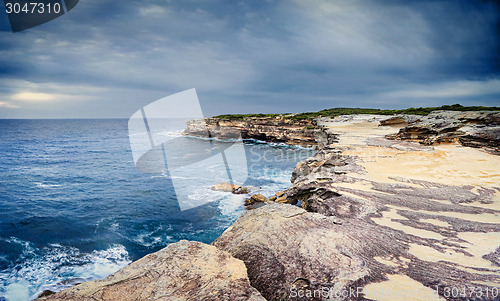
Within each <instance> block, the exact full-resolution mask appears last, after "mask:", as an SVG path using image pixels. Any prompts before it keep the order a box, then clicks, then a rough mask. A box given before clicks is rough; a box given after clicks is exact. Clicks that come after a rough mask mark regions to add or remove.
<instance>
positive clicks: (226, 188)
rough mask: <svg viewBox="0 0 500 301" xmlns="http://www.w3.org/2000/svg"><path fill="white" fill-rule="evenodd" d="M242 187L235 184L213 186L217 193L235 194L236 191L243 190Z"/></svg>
mask: <svg viewBox="0 0 500 301" xmlns="http://www.w3.org/2000/svg"><path fill="white" fill-rule="evenodd" d="M241 188H242V187H241V185H235V184H230V183H226V182H224V183H220V184H218V185H214V186H212V188H211V189H212V190H215V191H225V192H234V191H237V190H239V189H241Z"/></svg>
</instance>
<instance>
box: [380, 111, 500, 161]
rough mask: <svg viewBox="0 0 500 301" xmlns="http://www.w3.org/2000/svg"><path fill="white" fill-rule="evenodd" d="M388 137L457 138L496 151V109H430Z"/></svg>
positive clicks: (499, 130)
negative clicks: (419, 118)
mask: <svg viewBox="0 0 500 301" xmlns="http://www.w3.org/2000/svg"><path fill="white" fill-rule="evenodd" d="M390 120H391V119H389V120H388V121H390ZM385 122H387V121H383V122H381V124H383V123H385ZM388 138H390V139H398V140H409V141H416V142H420V143H422V144H425V145H432V144H438V143H456V142H458V143H461V144H462V145H464V146H470V147H476V148H483V149H485V150H487V151H490V152H493V153H497V154H500V112H498V111H478V112H457V111H434V112H432V113H430V114H429V115H427V116H424V117H422V118H421V120H420V121H416V122H413V123H410V124H409V125H408V126H406V127H404V128H402V129H401V130H400V131H399V133H397V134H395V135H390V136H388Z"/></svg>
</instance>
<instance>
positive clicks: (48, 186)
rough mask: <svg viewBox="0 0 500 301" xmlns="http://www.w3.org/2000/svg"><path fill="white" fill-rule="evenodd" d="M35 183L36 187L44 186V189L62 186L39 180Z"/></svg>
mask: <svg viewBox="0 0 500 301" xmlns="http://www.w3.org/2000/svg"><path fill="white" fill-rule="evenodd" d="M35 185H36V187H38V188H43V189H50V188H57V187H61V186H62V185H59V184H44V183H39V182H36V183H35Z"/></svg>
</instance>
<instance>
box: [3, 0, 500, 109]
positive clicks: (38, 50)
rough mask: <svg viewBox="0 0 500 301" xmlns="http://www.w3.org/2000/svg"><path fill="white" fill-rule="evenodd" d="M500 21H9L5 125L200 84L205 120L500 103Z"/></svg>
mask: <svg viewBox="0 0 500 301" xmlns="http://www.w3.org/2000/svg"><path fill="white" fill-rule="evenodd" d="M4 19H6V16H5V18H4ZM498 21H499V10H498V6H497V5H496V4H495V3H494V2H493V1H456V0H455V1H452V0H450V1H396V0H392V1H391V0H387V1H356V0H354V1H326V0H323V1H322V0H318V1H298V0H296V1H240V2H235V1H229V0H227V1H222V0H221V1H149V0H148V1H120V2H117V1H111V0H108V1H97V0H87V1H80V4H79V5H78V6H77V7H76V8H75V9H73V10H72V11H71V12H70V13H69V14H67V15H65V16H63V17H61V18H59V19H57V20H55V21H52V22H49V23H47V24H44V25H42V26H40V27H37V28H33V29H31V30H28V31H26V32H21V33H16V34H12V33H11V32H9V31H10V28H9V27H8V25H7V24H6V23H5V20H2V21H0V28H1V29H2V30H3V31H2V32H1V33H0V43H1V45H2V47H1V49H0V54H1V56H0V117H2V116H3V117H8V116H11V117H63V116H64V117H106V116H110V117H128V116H130V115H131V114H132V113H133V112H134V111H135V110H137V109H139V108H140V107H141V106H143V105H145V104H147V103H149V102H151V101H154V100H155V99H158V98H161V97H163V96H166V95H169V94H172V93H175V92H178V91H181V90H184V89H188V88H193V87H194V88H197V90H198V94H199V97H200V100H201V101H202V102H203V105H204V107H205V112H206V113H208V114H217V113H226V112H233V113H234V112H284V111H288V112H293V111H295V112H297V111H310V110H317V109H323V108H328V107H334V106H360V107H408V106H421V105H422V106H424V105H440V104H445V103H448V104H450V103H456V102H460V103H462V104H483V105H495V104H498V103H499V96H500V76H499V75H500V72H499V68H498V67H499V65H498V61H499V60H498V59H499V49H500V48H499V45H500V44H499V42H500V41H499V34H498Z"/></svg>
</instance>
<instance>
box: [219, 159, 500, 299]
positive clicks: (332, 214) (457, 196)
mask: <svg viewBox="0 0 500 301" xmlns="http://www.w3.org/2000/svg"><path fill="white" fill-rule="evenodd" d="M365 173H366V172H365V171H364V169H363V167H362V166H361V165H359V164H357V162H356V159H355V158H352V157H350V156H346V155H343V154H342V153H341V152H338V151H332V150H323V151H320V152H318V154H317V155H316V156H314V157H313V158H311V159H308V160H306V161H305V162H302V163H301V164H299V165H298V166H297V168H296V170H295V171H294V183H293V186H292V187H291V188H290V189H289V190H287V191H286V192H285V195H286V196H287V197H288V198H290V199H295V200H297V201H299V202H301V207H302V208H299V207H296V206H291V205H279V204H273V205H266V206H264V207H261V208H258V209H256V210H252V211H248V212H246V213H245V214H244V215H243V216H242V217H240V218H239V219H238V220H237V221H236V222H235V223H234V224H233V225H232V226H231V227H230V228H228V229H227V230H226V231H225V232H224V233H223V234H222V235H221V236H220V237H219V238H218V239H217V240H216V241H215V242H214V243H213V245H215V246H216V247H218V248H220V249H223V250H226V251H228V252H230V253H231V254H232V255H233V256H234V257H236V258H239V259H241V260H243V261H244V262H245V264H246V266H247V268H248V275H249V279H250V282H251V284H252V286H254V287H255V288H257V289H258V290H259V292H261V294H262V295H263V296H264V297H265V298H266V299H267V300H326V299H328V298H331V299H335V300H363V299H364V298H369V297H370V296H374V294H376V293H377V292H378V293H380V291H378V289H379V287H377V285H378V283H388V287H392V288H393V289H394V290H395V291H393V292H390V291H385V292H384V295H386V296H387V295H389V296H390V295H391V294H395V295H394V296H397V294H402V293H405V292H403V290H404V289H403V288H402V287H401V285H402V284H401V283H398V281H399V280H401V281H402V280H404V281H407V282H409V283H411V285H412V286H410V287H409V288H407V289H408V290H409V291H408V292H406V293H407V294H417V293H418V294H427V293H428V294H429V295H428V296H427V297H426V295H423V296H424V299H428V300H434V299H436V300H437V296H438V294H439V295H441V297H446V299H450V300H451V299H453V300H494V299H495V298H496V295H495V296H493V295H491V294H490V296H488V297H487V296H485V295H483V296H479V294H478V295H475V293H474V292H469V293H471V294H474V296H475V298H470V296H466V297H457V298H453V297H452V296H451V294H450V291H451V290H452V289H453V290H457V289H460V290H462V289H465V290H470V285H471V283H473V286H474V290H477V291H483V292H486V291H490V292H491V291H493V290H495V287H496V286H497V285H498V283H500V274H499V273H498V271H500V268H499V267H500V265H499V259H500V258H499V253H500V248H498V249H497V248H496V246H495V244H496V243H498V240H496V241H495V240H493V241H491V243H493V246H494V247H493V248H491V251H484V252H486V254H482V253H476V251H477V249H476V248H478V247H479V246H476V247H473V244H472V243H470V242H469V241H466V240H465V239H468V238H469V237H474V236H476V237H478V238H479V241H480V240H481V239H484V238H485V237H495V236H494V235H496V234H495V233H498V232H499V231H500V225H499V224H498V223H497V222H498V220H497V222H493V221H492V222H491V223H488V222H487V221H478V220H477V217H480V216H488V215H490V216H492V217H494V216H497V215H498V214H499V213H500V212H498V211H496V210H492V209H486V208H482V207H480V206H470V205H467V204H472V203H476V204H487V203H491V202H492V197H493V196H494V195H495V190H492V189H488V188H482V189H479V190H476V191H473V189H472V187H464V186H449V185H442V184H438V183H432V182H426V181H418V180H411V179H395V180H394V183H381V182H376V181H370V180H364V179H361V178H362V177H363V175H364V174H365ZM360 176H361V178H360ZM454 214H456V216H454ZM463 216H470V220H469V219H468V218H466V217H463ZM474 217H476V218H474ZM492 235H493V236H492ZM472 241H474V240H472ZM471 246H472V247H471ZM427 255H429V256H427ZM394 279H396V280H394ZM391 281H393V282H391ZM382 287H384V286H383V285H382ZM468 287H469V288H468ZM315 292H316V293H315ZM308 293H309V295H308ZM301 296H302V297H301ZM433 298H434V299H433ZM369 299H371V298H369ZM393 299H394V300H396V299H398V298H397V297H394V298H393ZM410 299H411V298H410Z"/></svg>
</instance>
